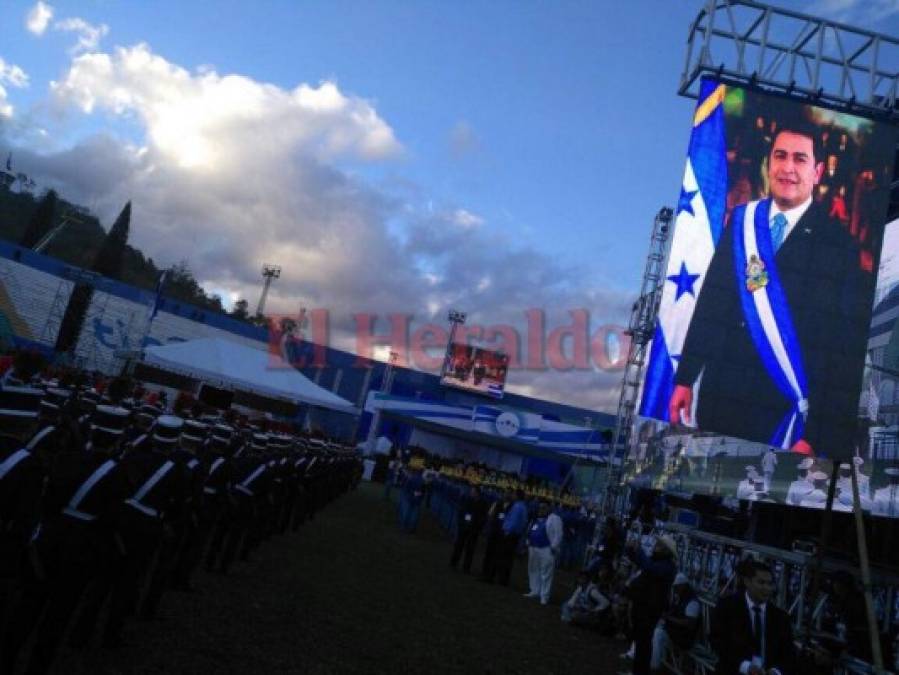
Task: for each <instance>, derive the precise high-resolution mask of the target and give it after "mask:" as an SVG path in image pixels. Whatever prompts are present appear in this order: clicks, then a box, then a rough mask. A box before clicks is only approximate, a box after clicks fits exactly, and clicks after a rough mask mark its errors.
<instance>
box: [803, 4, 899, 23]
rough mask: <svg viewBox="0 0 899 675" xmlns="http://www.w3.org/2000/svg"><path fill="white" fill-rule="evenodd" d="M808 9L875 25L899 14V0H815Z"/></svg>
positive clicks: (846, 20) (846, 19)
mask: <svg viewBox="0 0 899 675" xmlns="http://www.w3.org/2000/svg"><path fill="white" fill-rule="evenodd" d="M806 11H808V12H809V13H810V14H812V15H815V16H823V17H826V18H828V19H832V20H835V21H843V22H846V23H856V24H859V25H867V26H870V27H875V26H874V24H876V23H877V22H879V21H882V20H883V19H886V18H889V17H891V16H893V15H895V14H899V0H813V1H812V2H811V3H810V4H809V6H808V8H807V10H806Z"/></svg>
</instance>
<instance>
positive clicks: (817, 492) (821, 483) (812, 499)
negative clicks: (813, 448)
mask: <svg viewBox="0 0 899 675" xmlns="http://www.w3.org/2000/svg"><path fill="white" fill-rule="evenodd" d="M808 477H809V479H811V481H812V483H813V489H812V490H811V492H809V493H808V494H807V495H805V496H804V497H803V498H802V501H801V502H799V506H803V507H805V508H807V509H823V508H826V507H827V474H826V473H824V472H823V471H810V472H809V476H808Z"/></svg>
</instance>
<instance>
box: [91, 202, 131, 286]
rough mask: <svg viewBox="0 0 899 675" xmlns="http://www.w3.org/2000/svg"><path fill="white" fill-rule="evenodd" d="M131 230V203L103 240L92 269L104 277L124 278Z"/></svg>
mask: <svg viewBox="0 0 899 675" xmlns="http://www.w3.org/2000/svg"><path fill="white" fill-rule="evenodd" d="M130 229H131V202H130V201H129V202H128V203H127V204H125V207H124V208H123V209H122V212H121V213H120V214H119V217H118V218H116V220H115V222H114V223H113V224H112V227H111V228H109V234H107V235H106V239H104V240H103V244H102V246H100V250H99V251H98V252H97V257H96V259H95V260H94V264H93V266H92V269H93V271H94V272H97V273H98V274H102V275H103V276H104V277H110V278H112V279H119V278H120V277H121V276H122V261H123V260H124V259H125V247H126V245H127V244H128V232H129V230H130Z"/></svg>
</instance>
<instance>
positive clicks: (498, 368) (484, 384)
mask: <svg viewBox="0 0 899 675" xmlns="http://www.w3.org/2000/svg"><path fill="white" fill-rule="evenodd" d="M508 370H509V357H508V355H507V354H504V353H503V352H500V351H495V350H490V349H482V348H481V347H475V346H474V345H469V344H463V343H459V342H457V343H453V344H452V345H450V347H449V350H448V352H447V358H446V363H445V366H444V369H443V374H442V375H441V378H440V383H441V384H443V385H446V386H449V387H456V388H457V389H464V390H466V391H470V392H474V393H477V394H484V395H485V396H491V397H493V398H502V397H503V388H504V387H505V386H506V373H507V372H508Z"/></svg>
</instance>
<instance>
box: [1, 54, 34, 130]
mask: <svg viewBox="0 0 899 675" xmlns="http://www.w3.org/2000/svg"><path fill="white" fill-rule="evenodd" d="M4 85H8V86H10V87H15V88H17V89H22V88H24V87H27V86H28V75H27V73H26V72H25V71H24V70H22V69H21V68H20V67H19V66H17V65H15V64H12V63H7V62H6V61H5V60H4V59H3V58H2V57H0V118H6V119H9V118H10V117H12V115H13V112H14V109H13V106H12V104H11V103H10V102H9V92H8V91H7V90H6V86H4Z"/></svg>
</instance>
